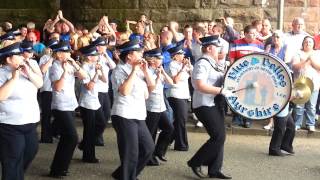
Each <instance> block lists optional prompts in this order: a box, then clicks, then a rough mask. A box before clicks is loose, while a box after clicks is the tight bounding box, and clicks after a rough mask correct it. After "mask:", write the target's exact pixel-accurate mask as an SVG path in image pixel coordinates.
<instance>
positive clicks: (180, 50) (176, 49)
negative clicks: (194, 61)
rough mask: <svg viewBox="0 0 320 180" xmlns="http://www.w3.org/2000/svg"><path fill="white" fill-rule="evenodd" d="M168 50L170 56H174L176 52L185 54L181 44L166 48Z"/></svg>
mask: <svg viewBox="0 0 320 180" xmlns="http://www.w3.org/2000/svg"><path fill="white" fill-rule="evenodd" d="M168 52H169V53H170V55H171V56H174V55H176V54H185V52H184V51H183V44H178V45H176V46H173V47H172V48H170V49H168Z"/></svg>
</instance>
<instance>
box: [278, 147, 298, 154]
mask: <svg viewBox="0 0 320 180" xmlns="http://www.w3.org/2000/svg"><path fill="white" fill-rule="evenodd" d="M281 149H282V150H284V151H285V152H287V153H289V154H294V153H295V152H294V151H293V149H289V148H281Z"/></svg>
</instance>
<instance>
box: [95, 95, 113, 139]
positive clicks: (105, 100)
mask: <svg viewBox="0 0 320 180" xmlns="http://www.w3.org/2000/svg"><path fill="white" fill-rule="evenodd" d="M98 98H99V102H100V104H101V110H102V114H103V118H99V119H97V121H96V130H97V131H98V132H101V134H98V136H102V134H103V132H104V129H105V128H106V126H107V121H108V119H109V118H110V112H111V110H110V109H111V104H110V97H109V94H108V92H106V93H103V92H99V94H98ZM101 130H102V131H101Z"/></svg>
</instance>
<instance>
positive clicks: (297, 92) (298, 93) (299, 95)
mask: <svg viewBox="0 0 320 180" xmlns="http://www.w3.org/2000/svg"><path fill="white" fill-rule="evenodd" d="M293 97H294V98H303V93H302V91H300V90H296V91H294V93H293Z"/></svg>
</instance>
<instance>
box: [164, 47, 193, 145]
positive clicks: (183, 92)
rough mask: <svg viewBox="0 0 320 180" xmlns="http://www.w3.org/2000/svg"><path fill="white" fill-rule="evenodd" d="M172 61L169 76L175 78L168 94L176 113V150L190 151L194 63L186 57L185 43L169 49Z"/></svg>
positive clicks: (174, 123) (174, 134)
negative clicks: (191, 83)
mask: <svg viewBox="0 0 320 180" xmlns="http://www.w3.org/2000/svg"><path fill="white" fill-rule="evenodd" d="M168 52H169V53H170V55H171V58H172V61H171V62H170V65H169V72H168V74H169V76H170V77H171V78H172V79H173V83H174V84H173V85H172V86H171V87H170V88H169V92H168V94H167V97H168V100H169V103H170V106H171V107H172V110H173V115H174V122H173V125H174V133H173V136H174V137H173V138H174V141H175V143H174V150H176V151H188V149H189V145H188V137H187V129H186V122H187V120H188V99H189V98H190V93H189V83H188V79H189V77H190V73H191V72H192V68H193V67H192V65H191V62H190V60H189V59H186V58H185V56H184V51H183V44H181V45H178V46H174V47H172V48H170V49H168Z"/></svg>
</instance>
